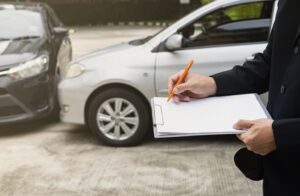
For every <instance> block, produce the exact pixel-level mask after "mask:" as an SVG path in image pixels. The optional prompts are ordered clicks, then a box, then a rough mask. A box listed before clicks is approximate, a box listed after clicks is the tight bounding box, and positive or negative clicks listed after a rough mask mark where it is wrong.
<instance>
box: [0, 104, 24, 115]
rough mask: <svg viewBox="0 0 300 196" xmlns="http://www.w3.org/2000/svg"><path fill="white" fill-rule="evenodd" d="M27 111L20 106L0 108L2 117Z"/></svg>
mask: <svg viewBox="0 0 300 196" xmlns="http://www.w3.org/2000/svg"><path fill="white" fill-rule="evenodd" d="M24 113H25V112H24V111H23V110H22V109H21V108H20V107H18V106H9V107H1V108H0V117H5V116H13V115H20V114H24Z"/></svg>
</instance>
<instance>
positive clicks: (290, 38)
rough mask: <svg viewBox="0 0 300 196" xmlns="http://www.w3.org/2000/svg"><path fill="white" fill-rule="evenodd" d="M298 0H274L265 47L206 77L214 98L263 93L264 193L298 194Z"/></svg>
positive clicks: (299, 187) (299, 126)
mask: <svg viewBox="0 0 300 196" xmlns="http://www.w3.org/2000/svg"><path fill="white" fill-rule="evenodd" d="M299 48H300V1H299V0H281V1H279V12H278V14H277V19H276V22H275V24H274V26H273V30H272V33H271V35H270V39H269V43H268V46H267V48H266V49H265V51H264V52H263V53H262V54H257V55H256V56H255V59H254V60H252V61H248V62H245V63H244V65H243V66H235V67H234V68H233V69H232V70H230V71H226V72H222V73H219V74H216V75H213V76H212V77H213V78H214V79H215V81H216V84H217V89H218V90H217V95H219V96H222V95H231V94H240V93H264V92H266V91H269V103H268V106H267V109H268V111H269V112H270V114H271V115H272V117H273V119H274V123H273V131H274V137H275V142H276V145H277V150H276V151H274V152H272V153H270V154H269V155H267V156H264V157H261V159H262V160H263V161H262V163H263V178H264V195H270V196H275V195H280V196H287V195H292V196H295V195H300V49H299Z"/></svg>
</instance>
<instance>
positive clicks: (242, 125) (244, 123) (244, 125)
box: [233, 120, 254, 130]
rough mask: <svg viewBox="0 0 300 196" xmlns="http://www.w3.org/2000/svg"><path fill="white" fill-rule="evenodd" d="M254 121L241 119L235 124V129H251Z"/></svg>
mask: <svg viewBox="0 0 300 196" xmlns="http://www.w3.org/2000/svg"><path fill="white" fill-rule="evenodd" d="M253 124H254V122H253V121H252V120H239V121H238V122H237V123H235V124H234V125H233V128H234V129H238V130H241V129H249V128H251V127H252V126H253Z"/></svg>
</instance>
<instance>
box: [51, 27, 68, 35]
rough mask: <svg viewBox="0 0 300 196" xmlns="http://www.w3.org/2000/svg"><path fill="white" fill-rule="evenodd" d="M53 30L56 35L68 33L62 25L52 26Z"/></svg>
mask: <svg viewBox="0 0 300 196" xmlns="http://www.w3.org/2000/svg"><path fill="white" fill-rule="evenodd" d="M53 31H54V33H55V34H56V35H62V36H65V35H68V34H69V30H68V29H66V28H64V27H54V28H53Z"/></svg>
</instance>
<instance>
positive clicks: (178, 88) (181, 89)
mask: <svg viewBox="0 0 300 196" xmlns="http://www.w3.org/2000/svg"><path fill="white" fill-rule="evenodd" d="M188 90H190V89H189V85H188V84H187V83H183V84H180V85H178V86H176V87H175V88H174V94H177V95H178V94H181V93H184V92H185V91H188Z"/></svg>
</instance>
